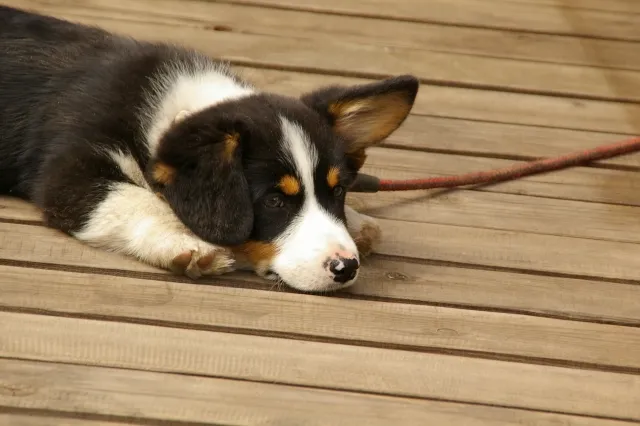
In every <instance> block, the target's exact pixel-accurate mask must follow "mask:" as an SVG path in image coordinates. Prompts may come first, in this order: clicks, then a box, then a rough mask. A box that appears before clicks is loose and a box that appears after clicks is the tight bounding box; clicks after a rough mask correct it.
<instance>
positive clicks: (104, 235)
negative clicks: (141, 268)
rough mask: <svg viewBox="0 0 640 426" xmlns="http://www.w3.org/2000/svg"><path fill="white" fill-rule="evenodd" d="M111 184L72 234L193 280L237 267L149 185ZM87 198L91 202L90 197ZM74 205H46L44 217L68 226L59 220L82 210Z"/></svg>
mask: <svg viewBox="0 0 640 426" xmlns="http://www.w3.org/2000/svg"><path fill="white" fill-rule="evenodd" d="M107 188H108V189H107V195H106V197H104V198H103V199H102V200H101V201H99V202H97V203H96V204H95V205H93V206H90V208H89V211H88V214H86V219H85V220H84V221H83V222H84V223H83V224H82V226H81V227H79V229H77V230H73V229H68V230H67V231H68V232H69V233H70V234H71V235H73V236H74V237H76V238H77V239H79V240H81V241H84V242H85V243H87V244H89V245H91V246H94V247H98V248H101V249H105V250H109V251H114V252H118V253H122V254H126V255H130V256H134V257H136V258H138V259H139V260H141V261H142V262H145V263H147V264H150V265H153V266H157V267H160V268H164V269H169V270H172V271H174V272H176V273H181V274H185V275H187V276H188V277H190V278H193V279H195V278H198V277H200V276H201V275H212V274H221V273H225V272H229V271H230V270H232V266H233V263H234V260H233V257H232V254H231V252H230V251H229V250H227V249H225V248H223V247H219V246H216V245H213V244H209V243H207V242H205V241H203V240H201V239H200V238H198V237H197V236H195V235H194V234H193V233H192V232H190V231H189V229H187V228H186V227H185V226H184V225H183V224H182V222H181V221H180V220H179V219H178V218H177V216H176V215H175V214H174V213H173V211H172V210H171V208H170V207H169V205H168V204H167V203H166V202H164V201H163V200H161V199H160V198H158V197H157V196H156V195H155V194H154V193H153V192H151V191H150V190H149V189H146V188H141V187H139V186H136V185H133V184H130V183H125V182H113V183H110V184H108V186H107ZM82 202H83V203H89V204H91V200H90V199H87V198H86V197H85V198H84V199H83V200H82ZM85 205H86V204H85ZM73 210H74V207H69V208H67V209H66V210H65V209H62V210H60V209H47V208H45V216H48V217H47V221H48V222H49V223H50V224H51V225H53V226H56V227H58V228H63V227H64V226H60V220H64V217H59V216H60V215H65V214H77V213H74V212H73Z"/></svg>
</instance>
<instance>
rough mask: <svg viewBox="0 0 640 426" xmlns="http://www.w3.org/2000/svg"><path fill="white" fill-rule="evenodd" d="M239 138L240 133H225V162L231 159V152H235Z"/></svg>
mask: <svg viewBox="0 0 640 426" xmlns="http://www.w3.org/2000/svg"><path fill="white" fill-rule="evenodd" d="M239 140H240V135H239V134H237V133H232V134H230V135H227V136H226V137H225V138H224V159H225V161H227V162H230V161H231V160H233V154H234V153H235V152H236V148H238V144H239V143H240V142H239Z"/></svg>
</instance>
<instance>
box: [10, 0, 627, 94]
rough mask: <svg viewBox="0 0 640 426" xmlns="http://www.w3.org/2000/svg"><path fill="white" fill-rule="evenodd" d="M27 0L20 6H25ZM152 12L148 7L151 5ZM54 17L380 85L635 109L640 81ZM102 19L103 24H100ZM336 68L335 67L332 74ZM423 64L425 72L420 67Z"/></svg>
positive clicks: (123, 17) (336, 43) (582, 70)
mask: <svg viewBox="0 0 640 426" xmlns="http://www.w3.org/2000/svg"><path fill="white" fill-rule="evenodd" d="M23 1H24V0H20V1H19V2H18V3H19V4H20V5H22V4H23ZM150 5H151V3H150ZM75 9H76V7H74V10H71V11H59V10H57V9H55V8H54V9H53V10H55V12H54V13H53V15H54V16H58V17H62V18H67V19H72V20H75V21H78V22H83V23H88V24H95V25H100V26H102V27H104V28H106V29H109V30H112V31H116V32H120V33H124V34H134V35H136V36H137V37H142V38H145V39H149V40H159V41H177V42H184V41H188V42H189V44H190V45H192V46H194V47H197V48H200V49H202V50H203V51H207V52H208V53H210V54H212V55H215V56H218V57H220V58H223V59H225V60H231V61H235V62H242V63H243V64H248V65H254V66H255V65H268V66H275V67H282V66H285V67H290V68H295V69H310V70H313V71H316V72H323V73H336V72H337V73H345V72H346V73H357V74H360V75H363V76H367V77H372V78H377V77H383V76H392V75H398V74H405V73H410V74H414V75H416V76H417V77H419V78H421V79H422V80H423V81H425V82H431V83H434V84H443V85H450V84H453V85H463V86H469V87H472V88H481V89H487V88H488V89H493V90H509V91H516V92H523V93H538V94H554V95H562V96H572V97H574V96H575V97H586V98H596V99H604V100H628V101H633V102H636V103H638V102H640V73H638V72H634V71H627V70H613V69H610V70H606V71H605V70H603V69H595V68H590V67H581V66H574V65H566V64H546V63H537V62H522V61H514V60H504V59H498V58H490V57H479V56H473V57H472V56H466V55H456V54H450V53H440V52H431V51H419V50H415V49H405V48H402V47H395V48H393V49H390V48H385V47H382V46H375V45H367V44H359V43H354V42H349V41H346V40H332V39H324V40H323V42H322V43H317V42H316V41H313V40H307V39H300V38H283V37H274V36H266V35H251V34H236V33H232V32H220V31H207V30H204V29H199V28H193V27H185V26H172V25H165V24H158V23H154V22H148V21H146V19H145V20H143V17H144V15H143V16H141V17H140V20H137V21H135V22H132V21H130V20H129V19H130V13H129V12H128V11H127V12H120V14H119V15H120V16H116V17H113V16H109V12H108V11H103V10H99V11H97V12H98V13H95V12H96V11H94V10H90V11H89V12H90V14H91V16H88V17H87V16H85V15H84V14H83V13H82V11H78V12H76V11H75ZM105 15H107V16H105ZM336 64H339V67H338V68H336ZM425 64H429V66H428V67H425Z"/></svg>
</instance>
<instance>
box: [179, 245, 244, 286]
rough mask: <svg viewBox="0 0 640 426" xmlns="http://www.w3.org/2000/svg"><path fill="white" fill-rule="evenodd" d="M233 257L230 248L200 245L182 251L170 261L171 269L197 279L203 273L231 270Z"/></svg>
mask: <svg viewBox="0 0 640 426" xmlns="http://www.w3.org/2000/svg"><path fill="white" fill-rule="evenodd" d="M234 263H235V259H234V258H233V254H232V253H231V251H230V250H227V249H225V248H223V247H216V246H209V245H206V246H205V245H201V247H199V248H196V249H191V250H187V251H183V252H181V253H180V254H178V255H177V256H176V257H174V258H173V260H172V261H171V270H172V271H173V272H174V273H176V274H182V275H186V276H187V277H189V278H191V279H194V280H195V279H198V278H200V277H201V276H203V275H221V274H224V273H227V272H231V271H233V265H234Z"/></svg>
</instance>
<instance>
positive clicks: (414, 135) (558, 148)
mask: <svg viewBox="0 0 640 426" xmlns="http://www.w3.org/2000/svg"><path fill="white" fill-rule="evenodd" d="M628 138H629V136H628V135H623V134H615V133H597V132H592V131H589V132H587V131H580V130H568V129H559V128H547V127H538V126H526V125H524V126H523V125H518V124H509V123H495V122H486V121H477V120H465V119H459V118H447V117H433V116H421V115H416V114H412V115H409V117H408V118H407V119H406V120H405V122H404V123H403V124H402V126H400V128H399V129H398V130H396V131H395V132H394V133H393V134H392V135H391V136H390V137H389V138H388V139H387V140H386V141H385V143H384V145H383V146H394V147H395V146H398V147H403V148H410V149H414V150H428V151H436V152H438V151H440V152H447V153H453V154H456V153H457V154H463V155H482V156H489V157H491V156H494V157H498V158H500V157H502V158H504V157H507V158H508V157H513V158H521V159H527V160H530V159H535V158H544V157H553V156H558V155H564V154H568V153H570V152H574V151H580V150H584V149H591V148H595V147H597V146H601V145H607V144H611V143H614V142H618V141H623V140H627V139H628ZM599 163H600V164H607V165H616V166H630V167H640V154H638V153H634V154H629V155H624V156H621V157H616V158H612V159H609V160H605V161H601V162H599Z"/></svg>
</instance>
